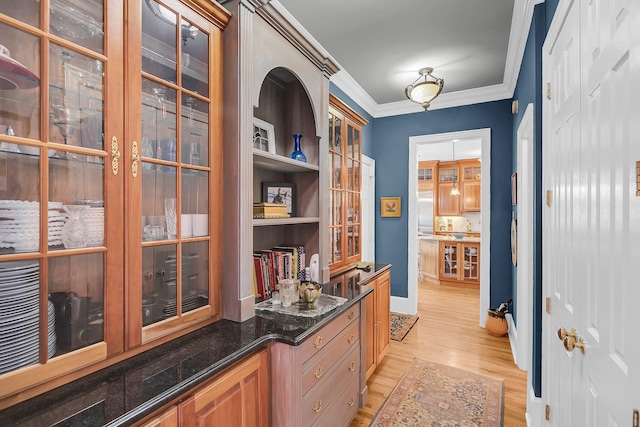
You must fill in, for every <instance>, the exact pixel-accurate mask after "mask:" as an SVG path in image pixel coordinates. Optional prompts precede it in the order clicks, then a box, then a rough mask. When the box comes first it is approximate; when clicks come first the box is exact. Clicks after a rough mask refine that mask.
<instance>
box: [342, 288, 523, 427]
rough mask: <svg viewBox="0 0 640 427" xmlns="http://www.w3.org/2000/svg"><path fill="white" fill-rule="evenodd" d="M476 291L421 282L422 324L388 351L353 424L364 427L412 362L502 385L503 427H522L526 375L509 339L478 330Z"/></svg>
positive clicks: (477, 294) (352, 425)
mask: <svg viewBox="0 0 640 427" xmlns="http://www.w3.org/2000/svg"><path fill="white" fill-rule="evenodd" d="M479 303H480V302H479V291H478V289H460V288H454V287H452V286H445V285H442V286H438V285H433V284H429V283H426V282H421V283H420V286H419V290H418V316H419V317H420V319H419V320H418V322H417V323H416V325H415V326H414V327H413V328H412V329H411V331H410V332H409V333H408V334H407V336H406V337H405V338H404V340H402V341H401V342H398V341H391V350H390V351H389V353H388V354H387V356H386V357H385V358H384V360H383V361H382V363H381V364H380V365H379V366H378V368H377V369H376V371H375V372H374V373H373V374H372V375H371V377H370V378H369V381H368V386H369V397H368V402H367V404H366V405H365V407H364V408H361V409H360V410H359V411H358V414H357V415H356V418H355V419H354V420H353V422H352V423H351V427H354V426H368V425H369V422H370V421H371V419H372V418H373V417H374V416H375V414H376V412H377V411H378V409H380V407H381V406H382V404H383V402H384V401H385V399H386V398H387V396H389V393H390V392H391V390H392V389H393V387H394V386H395V385H396V384H397V382H398V381H399V380H400V378H401V377H402V375H403V374H404V373H405V372H406V370H407V369H408V368H409V366H410V365H411V362H412V361H413V359H414V358H415V357H419V358H421V359H425V360H430V361H433V362H437V363H442V364H445V365H449V366H455V367H457V368H461V369H465V370H468V371H472V372H476V373H479V374H482V375H486V376H490V377H493V378H498V379H502V380H503V382H504V426H526V422H525V418H524V413H525V407H526V381H527V376H526V372H524V371H521V370H519V369H518V367H517V366H516V365H515V363H514V362H513V356H512V354H511V347H510V346H509V339H508V338H507V337H499V338H498V337H494V336H491V335H489V334H488V333H487V332H486V330H485V329H483V328H481V327H480V326H478V323H479V322H478V311H479Z"/></svg>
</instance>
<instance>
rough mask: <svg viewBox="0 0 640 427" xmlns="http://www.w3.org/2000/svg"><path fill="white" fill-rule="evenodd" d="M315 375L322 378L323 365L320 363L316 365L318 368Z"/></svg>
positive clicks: (316, 377)
mask: <svg viewBox="0 0 640 427" xmlns="http://www.w3.org/2000/svg"><path fill="white" fill-rule="evenodd" d="M313 376H314V377H315V379H317V380H318V379H320V377H321V376H322V365H318V366H316V370H315V372H314V373H313Z"/></svg>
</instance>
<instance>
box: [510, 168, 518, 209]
mask: <svg viewBox="0 0 640 427" xmlns="http://www.w3.org/2000/svg"><path fill="white" fill-rule="evenodd" d="M511 204H512V205H514V206H515V205H517V204H518V172H514V173H512V174H511Z"/></svg>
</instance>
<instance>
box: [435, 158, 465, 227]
mask: <svg viewBox="0 0 640 427" xmlns="http://www.w3.org/2000/svg"><path fill="white" fill-rule="evenodd" d="M459 175H460V172H459V168H458V163H457V162H441V163H439V164H438V195H437V197H438V204H437V206H436V208H437V215H439V216H457V215H460V195H453V194H451V191H452V190H453V188H454V187H455V188H457V190H458V191H460V179H459Z"/></svg>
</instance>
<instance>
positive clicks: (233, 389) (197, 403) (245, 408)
mask: <svg viewBox="0 0 640 427" xmlns="http://www.w3.org/2000/svg"><path fill="white" fill-rule="evenodd" d="M268 360H269V358H268V352H267V350H262V351H260V352H259V353H257V354H255V355H253V356H250V357H249V358H248V359H247V360H245V361H243V362H240V364H238V365H236V366H235V367H232V368H230V369H228V370H227V371H225V372H224V373H223V374H222V375H221V376H220V377H218V378H217V379H214V380H213V381H212V382H211V383H210V384H208V385H207V386H205V387H204V388H203V389H201V390H200V391H197V392H196V393H195V394H193V396H191V397H190V398H188V399H187V400H185V401H184V402H182V403H180V404H179V405H178V411H179V420H180V425H181V426H198V427H200V426H202V427H204V426H224V425H234V426H243V427H252V426H264V427H266V426H268V425H269V418H270V414H269V363H268Z"/></svg>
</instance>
